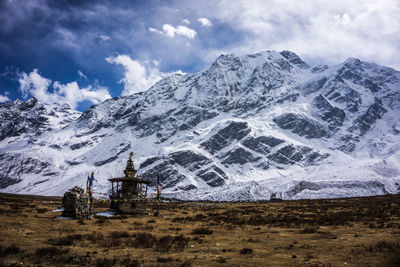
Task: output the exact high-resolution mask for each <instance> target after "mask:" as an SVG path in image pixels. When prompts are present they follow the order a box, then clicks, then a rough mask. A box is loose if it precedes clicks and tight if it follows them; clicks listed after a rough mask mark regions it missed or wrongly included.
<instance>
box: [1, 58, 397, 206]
mask: <svg viewBox="0 0 400 267" xmlns="http://www.w3.org/2000/svg"><path fill="white" fill-rule="evenodd" d="M0 123H1V126H0V187H1V191H2V192H15V193H29V194H46V195H61V194H62V193H64V191H66V190H67V189H68V188H70V187H72V186H74V185H80V186H83V185H84V184H85V182H86V176H87V175H88V174H89V172H92V171H94V172H95V176H96V179H97V180H98V182H97V184H95V191H96V192H99V193H106V192H108V190H109V188H110V185H109V182H108V181H107V179H108V178H112V177H118V176H121V175H122V174H123V169H124V168H125V165H126V160H127V159H128V154H129V152H130V151H133V152H134V162H135V165H136V167H139V173H140V174H141V176H142V177H143V178H145V179H149V180H152V181H155V179H156V174H157V173H160V176H161V179H162V184H163V188H164V190H163V192H164V194H165V195H167V196H171V197H176V198H181V199H212V200H244V199H246V200H256V199H270V198H284V199H299V198H331V197H345V196H363V195H379V194H387V193H399V192H400V152H399V151H400V72H398V71H396V70H394V69H391V68H387V67H383V66H379V65H377V64H374V63H367V62H363V61H360V60H358V59H353V58H351V59H348V60H346V61H345V62H344V63H342V64H340V65H337V66H332V67H328V66H325V65H318V66H309V65H308V64H307V63H305V62H304V61H303V60H302V59H300V58H299V57H298V56H297V55H296V54H294V53H292V52H290V51H282V52H280V53H279V52H276V51H266V52H260V53H257V54H252V55H245V56H236V55H221V56H220V57H218V58H217V59H216V61H215V62H214V63H213V64H212V65H211V66H210V68H208V69H206V70H204V71H202V72H199V73H195V74H185V75H181V74H174V75H172V76H170V77H168V78H165V79H163V80H161V81H159V82H158V83H156V84H155V85H154V86H153V87H151V88H150V89H149V90H148V91H146V92H142V93H139V94H135V95H131V96H126V97H122V98H113V99H109V100H107V101H105V102H103V103H101V104H99V105H96V106H92V107H91V108H90V109H89V110H87V111H85V112H83V113H82V114H80V113H78V112H75V111H72V110H71V109H70V108H69V107H68V106H67V105H60V106H44V105H42V104H40V103H38V102H37V101H36V100H35V99H31V100H29V101H27V102H21V101H18V100H17V101H14V102H7V103H4V104H0ZM154 186H155V184H154Z"/></svg>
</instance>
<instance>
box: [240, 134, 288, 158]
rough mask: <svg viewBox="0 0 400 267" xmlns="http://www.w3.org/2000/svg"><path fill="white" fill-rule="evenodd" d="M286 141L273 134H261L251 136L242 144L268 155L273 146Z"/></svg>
mask: <svg viewBox="0 0 400 267" xmlns="http://www.w3.org/2000/svg"><path fill="white" fill-rule="evenodd" d="M284 142H285V141H284V140H282V139H278V138H275V137H272V136H259V137H257V138H254V137H249V138H247V139H246V140H244V141H243V142H242V144H243V145H244V146H246V147H248V148H250V149H252V150H254V151H256V152H258V153H261V154H264V155H267V154H269V152H270V151H271V148H273V147H275V146H277V145H279V144H282V143H284Z"/></svg>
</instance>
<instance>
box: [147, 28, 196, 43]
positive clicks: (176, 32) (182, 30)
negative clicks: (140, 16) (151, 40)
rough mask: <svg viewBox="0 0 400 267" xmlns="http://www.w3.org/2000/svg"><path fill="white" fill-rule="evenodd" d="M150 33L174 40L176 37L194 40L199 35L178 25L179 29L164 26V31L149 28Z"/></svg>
mask: <svg viewBox="0 0 400 267" xmlns="http://www.w3.org/2000/svg"><path fill="white" fill-rule="evenodd" d="M149 31H150V32H157V33H160V34H163V35H165V36H168V37H169V38H174V37H175V35H182V36H185V37H187V38H189V39H194V38H195V37H196V35H197V32H196V31H195V30H193V29H191V28H189V27H186V26H183V25H178V26H177V27H174V26H172V25H170V24H164V25H163V28H162V31H161V30H158V29H156V28H152V27H150V28H149Z"/></svg>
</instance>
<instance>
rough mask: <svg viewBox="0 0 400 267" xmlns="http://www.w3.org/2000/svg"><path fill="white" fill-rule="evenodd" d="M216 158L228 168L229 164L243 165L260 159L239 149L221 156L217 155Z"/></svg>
mask: <svg viewBox="0 0 400 267" xmlns="http://www.w3.org/2000/svg"><path fill="white" fill-rule="evenodd" d="M218 158H220V159H221V160H222V163H223V164H225V166H226V167H229V165H231V164H240V165H243V164H246V163H249V162H256V161H258V160H259V159H261V157H258V156H253V154H252V153H251V152H249V151H247V150H245V149H243V148H241V147H239V148H236V149H234V150H232V151H229V152H227V153H225V154H223V155H218Z"/></svg>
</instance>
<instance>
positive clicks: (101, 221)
mask: <svg viewBox="0 0 400 267" xmlns="http://www.w3.org/2000/svg"><path fill="white" fill-rule="evenodd" d="M96 223H98V224H104V223H108V218H107V217H98V218H97V221H96Z"/></svg>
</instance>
